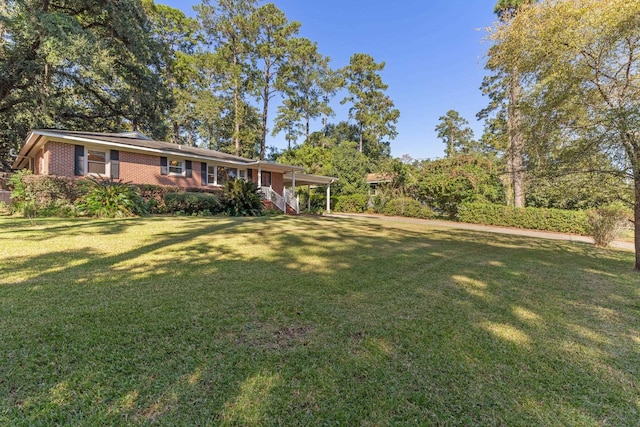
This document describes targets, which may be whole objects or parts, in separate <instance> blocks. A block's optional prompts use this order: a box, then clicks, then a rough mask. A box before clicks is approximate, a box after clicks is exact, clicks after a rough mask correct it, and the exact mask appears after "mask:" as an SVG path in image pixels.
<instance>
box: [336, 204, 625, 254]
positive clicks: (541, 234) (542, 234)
mask: <svg viewBox="0 0 640 427" xmlns="http://www.w3.org/2000/svg"><path fill="white" fill-rule="evenodd" d="M324 216H328V217H334V218H369V219H379V220H381V221H395V222H408V223H414V224H426V225H432V226H437V227H448V228H458V229H463V230H474V231H486V232H489V233H502V234H513V235H516V236H527V237H537V238H540V239H551V240H568V241H571V242H584V243H591V244H593V239H592V238H591V237H587V236H580V235H577V234H566V233H554V232H550V231H537V230H527V229H522V228H510V227H497V226H493V225H479V224H465V223H461V222H454V221H438V220H432V219H418V218H407V217H401V216H384V215H375V214H347V213H331V214H326V213H325V214H324ZM611 247H612V248H615V249H621V250H625V251H633V250H634V245H633V243H629V242H621V241H615V242H613V243H611Z"/></svg>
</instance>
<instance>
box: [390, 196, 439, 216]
mask: <svg viewBox="0 0 640 427" xmlns="http://www.w3.org/2000/svg"><path fill="white" fill-rule="evenodd" d="M382 213H384V214H385V215H390V216H406V217H411V218H424V219H428V218H434V217H435V213H434V212H433V210H431V209H430V208H428V207H426V206H422V204H420V202H418V201H417V200H415V199H412V198H411V197H398V198H396V199H392V200H389V201H388V202H387V203H386V205H385V206H384V209H383V210H382Z"/></svg>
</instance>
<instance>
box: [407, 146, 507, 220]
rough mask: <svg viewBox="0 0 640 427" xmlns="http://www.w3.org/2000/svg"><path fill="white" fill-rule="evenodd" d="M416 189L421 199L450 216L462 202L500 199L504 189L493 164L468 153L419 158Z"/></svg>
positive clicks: (498, 200)
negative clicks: (419, 164)
mask: <svg viewBox="0 0 640 427" xmlns="http://www.w3.org/2000/svg"><path fill="white" fill-rule="evenodd" d="M417 193H418V197H419V198H420V199H421V200H423V201H425V202H427V203H428V204H429V205H430V206H431V207H433V208H436V209H440V210H442V211H443V212H445V213H446V214H447V215H449V217H450V218H455V217H456V215H457V213H458V206H459V205H460V204H462V203H471V202H489V203H495V202H500V201H502V200H504V189H503V187H502V183H501V181H500V178H499V176H498V173H497V170H496V168H495V166H494V164H493V163H492V162H491V161H490V160H488V159H484V158H480V157H475V156H468V155H458V156H455V157H452V158H446V159H440V160H434V161H426V162H423V163H422V165H421V168H420V177H419V178H418V189H417Z"/></svg>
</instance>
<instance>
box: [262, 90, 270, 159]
mask: <svg viewBox="0 0 640 427" xmlns="http://www.w3.org/2000/svg"><path fill="white" fill-rule="evenodd" d="M262 96H263V97H264V99H263V104H262V137H261V138H260V160H264V154H265V151H266V144H267V115H268V113H269V84H268V80H267V84H266V85H265V87H264V92H263V94H262Z"/></svg>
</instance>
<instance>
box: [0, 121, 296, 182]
mask: <svg viewBox="0 0 640 427" xmlns="http://www.w3.org/2000/svg"><path fill="white" fill-rule="evenodd" d="M42 137H45V138H54V139H58V140H62V141H68V142H69V143H74V141H75V142H85V143H95V144H105V145H112V146H114V147H120V148H122V147H131V148H132V149H138V150H148V151H153V152H156V153H161V154H164V155H172V154H174V155H178V156H181V157H193V158H196V159H203V160H209V161H219V162H223V163H224V162H228V163H233V164H239V165H243V164H244V165H256V166H257V165H261V166H262V167H263V168H264V169H265V170H274V171H283V172H284V171H291V170H296V171H303V170H304V168H301V167H299V166H289V165H281V164H278V163H272V162H266V161H263V160H253V159H247V158H245V157H240V156H234V155H232V154H227V153H223V152H221V151H216V150H209V149H206V148H199V147H192V146H188V145H178V144H172V143H170V142H164V141H155V140H153V139H151V138H149V137H147V136H145V135H143V134H140V133H138V132H124V133H104V132H81V131H68V130H59V129H36V130H33V131H31V132H30V133H29V135H28V136H27V140H26V142H25V145H24V146H23V147H22V149H21V150H20V155H19V156H18V158H16V160H15V161H14V163H13V165H12V166H13V168H14V169H19V168H21V167H24V166H25V164H26V162H27V160H26V159H27V158H29V157H32V155H30V152H31V150H32V149H33V148H35V146H37V145H38V141H39V140H40V139H41V138H42Z"/></svg>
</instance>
